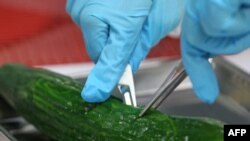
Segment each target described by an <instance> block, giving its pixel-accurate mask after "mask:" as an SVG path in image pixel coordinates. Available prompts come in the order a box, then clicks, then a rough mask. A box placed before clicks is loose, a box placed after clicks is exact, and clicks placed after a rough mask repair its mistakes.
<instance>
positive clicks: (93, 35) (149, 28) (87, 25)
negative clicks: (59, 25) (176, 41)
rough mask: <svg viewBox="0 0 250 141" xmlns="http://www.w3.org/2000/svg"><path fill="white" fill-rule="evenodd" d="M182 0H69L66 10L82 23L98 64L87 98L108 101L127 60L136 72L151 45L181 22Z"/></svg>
mask: <svg viewBox="0 0 250 141" xmlns="http://www.w3.org/2000/svg"><path fill="white" fill-rule="evenodd" d="M179 1H181V0H177V1H172V0H153V1H152V0H68V1H67V12H68V13H69V14H70V15H71V17H72V19H73V20H74V21H75V23H77V24H78V25H79V26H80V28H81V30H82V32H83V36H84V40H85V43H86V47H87V51H88V54H89V56H90V57H91V59H92V60H93V61H94V62H95V64H96V65H95V67H94V68H93V70H92V71H91V73H90V74H89V76H88V79H87V82H86V84H85V87H84V89H83V91H82V97H83V99H84V100H85V101H87V102H103V101H105V100H107V99H108V98H109V97H110V95H111V92H112V90H113V89H114V87H115V86H116V84H117V83H118V81H119V79H120V77H121V75H122V74H123V71H124V69H125V67H126V65H127V64H128V63H130V64H131V66H132V69H133V72H136V70H137V69H138V66H139V64H140V62H141V61H142V60H143V59H144V58H145V56H146V55H147V54H148V52H149V50H150V49H151V48H152V46H153V45H155V44H156V43H158V42H159V41H160V39H161V38H163V37H164V36H166V34H167V33H168V32H170V31H171V30H173V29H174V27H175V26H176V25H177V24H178V21H179V19H180V18H179V17H180V13H181V12H180V10H179V9H178V8H177V7H178V5H179V4H180V3H179ZM152 2H153V3H152Z"/></svg>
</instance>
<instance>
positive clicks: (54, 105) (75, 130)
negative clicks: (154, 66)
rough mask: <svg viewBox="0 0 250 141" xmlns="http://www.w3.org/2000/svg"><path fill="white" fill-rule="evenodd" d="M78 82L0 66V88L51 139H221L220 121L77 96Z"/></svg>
mask: <svg viewBox="0 0 250 141" xmlns="http://www.w3.org/2000/svg"><path fill="white" fill-rule="evenodd" d="M82 87H83V86H82V84H81V83H79V82H77V81H75V80H73V79H71V78H69V77H66V76H63V75H60V74H56V73H53V72H50V71H47V70H44V69H35V68H29V67H25V66H22V65H15V64H9V65H5V66H2V67H1V68H0V94H1V96H2V97H4V99H5V100H6V101H7V102H8V103H9V104H10V105H11V106H12V107H13V108H14V109H16V110H17V111H18V112H19V113H20V114H21V115H22V116H23V117H25V118H26V120H27V121H29V122H30V123H32V124H33V125H35V126H36V127H37V128H38V129H39V130H40V131H41V132H43V133H44V134H46V135H48V136H50V137H51V138H53V139H55V140H57V141H201V140H202V141H222V140H223V124H222V123H220V122H218V121H216V120H214V119H208V118H192V117H177V116H169V115H166V114H163V113H161V112H159V111H156V110H153V109H151V110H150V111H149V113H148V114H147V115H145V116H144V117H142V118H138V114H139V112H140V111H141V108H134V107H131V106H127V105H124V104H123V103H122V102H121V101H120V100H119V99H116V98H115V97H111V98H109V100H107V101H106V102H104V103H100V104H90V103H87V102H85V101H83V100H82V98H81V96H80V92H81V89H82Z"/></svg>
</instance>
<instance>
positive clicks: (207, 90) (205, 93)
mask: <svg viewBox="0 0 250 141" xmlns="http://www.w3.org/2000/svg"><path fill="white" fill-rule="evenodd" d="M195 94H196V95H197V97H198V98H199V99H200V100H201V101H203V102H204V103H207V104H213V103H214V102H215V101H216V99H217V97H218V95H219V89H218V87H217V86H216V85H215V86H213V87H202V88H198V89H197V88H196V89H195Z"/></svg>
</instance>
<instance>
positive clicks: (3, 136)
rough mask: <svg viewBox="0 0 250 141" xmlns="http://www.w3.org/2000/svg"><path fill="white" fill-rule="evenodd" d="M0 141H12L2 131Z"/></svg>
mask: <svg viewBox="0 0 250 141" xmlns="http://www.w3.org/2000/svg"><path fill="white" fill-rule="evenodd" d="M0 141H10V140H9V139H8V137H7V136H5V135H4V134H3V132H2V131H0Z"/></svg>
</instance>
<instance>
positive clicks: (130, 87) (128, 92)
mask: <svg viewBox="0 0 250 141" xmlns="http://www.w3.org/2000/svg"><path fill="white" fill-rule="evenodd" d="M118 89H119V91H120V92H121V93H122V94H123V98H124V103H125V104H127V105H132V106H134V107H137V102H136V96H135V85H134V79H133V73H132V69H131V66H130V65H127V66H126V69H125V71H124V73H123V75H122V77H121V79H120V81H119V83H118Z"/></svg>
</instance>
